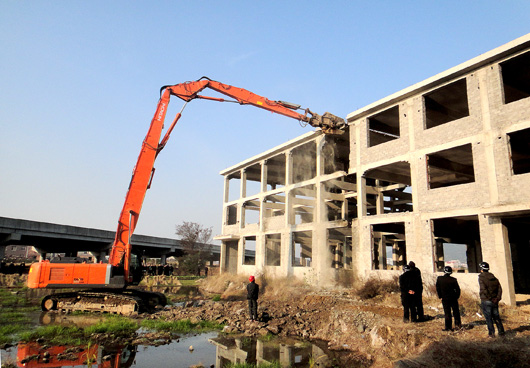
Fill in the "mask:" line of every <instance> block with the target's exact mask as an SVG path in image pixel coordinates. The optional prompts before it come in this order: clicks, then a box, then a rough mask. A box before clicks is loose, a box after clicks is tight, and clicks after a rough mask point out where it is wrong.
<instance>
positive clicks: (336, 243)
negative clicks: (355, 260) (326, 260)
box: [328, 228, 352, 269]
mask: <svg viewBox="0 0 530 368" xmlns="http://www.w3.org/2000/svg"><path fill="white" fill-rule="evenodd" d="M328 247H329V252H330V255H331V268H346V269H351V265H352V237H351V229H350V228H337V229H328Z"/></svg>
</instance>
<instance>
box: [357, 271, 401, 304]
mask: <svg viewBox="0 0 530 368" xmlns="http://www.w3.org/2000/svg"><path fill="white" fill-rule="evenodd" d="M398 278H399V276H397V275H395V276H394V277H393V278H392V279H389V280H383V279H380V278H377V277H371V278H369V279H367V280H366V281H364V282H361V281H359V282H358V284H359V285H358V286H357V288H356V290H355V292H356V294H357V295H358V296H359V297H360V298H361V299H364V300H366V299H373V298H375V297H377V296H384V295H388V294H392V293H398V292H399V291H400V290H399V283H398Z"/></svg>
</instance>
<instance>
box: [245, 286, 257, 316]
mask: <svg viewBox="0 0 530 368" xmlns="http://www.w3.org/2000/svg"><path fill="white" fill-rule="evenodd" d="M248 281H250V282H249V283H248V284H247V300H248V311H249V314H250V319H251V320H252V321H256V320H257V319H258V295H259V285H258V284H256V279H255V278H254V276H250V277H249V278H248Z"/></svg>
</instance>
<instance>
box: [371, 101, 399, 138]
mask: <svg viewBox="0 0 530 368" xmlns="http://www.w3.org/2000/svg"><path fill="white" fill-rule="evenodd" d="M399 137H400V134H399V106H394V107H392V108H390V109H388V110H385V111H383V112H380V113H379V114H376V115H373V116H371V117H369V118H368V147H373V146H377V145H378V144H381V143H385V142H390V141H393V140H394V139H398V138H399Z"/></svg>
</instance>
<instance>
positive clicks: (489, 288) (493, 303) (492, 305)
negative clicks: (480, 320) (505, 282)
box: [478, 262, 504, 337]
mask: <svg viewBox="0 0 530 368" xmlns="http://www.w3.org/2000/svg"><path fill="white" fill-rule="evenodd" d="M489 270H490V265H489V264H488V263H487V262H482V263H481V264H480V275H478V284H479V286H480V301H481V307H482V313H484V318H485V319H486V324H487V325H488V337H495V327H493V322H495V324H496V325H497V330H498V331H499V336H502V335H504V326H503V325H502V321H501V317H500V315H499V301H500V300H501V298H502V287H501V284H500V283H499V280H498V279H497V278H496V277H495V276H494V275H493V274H492V273H490V272H489Z"/></svg>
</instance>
